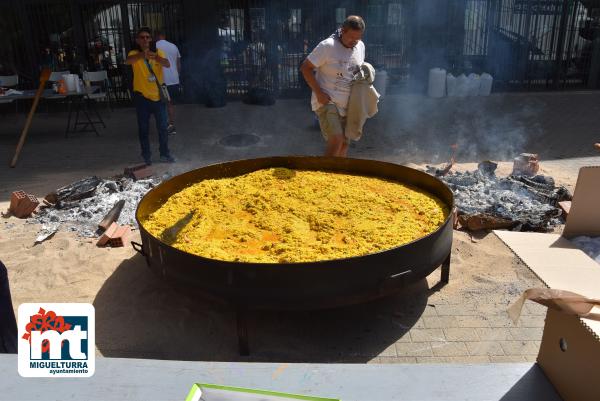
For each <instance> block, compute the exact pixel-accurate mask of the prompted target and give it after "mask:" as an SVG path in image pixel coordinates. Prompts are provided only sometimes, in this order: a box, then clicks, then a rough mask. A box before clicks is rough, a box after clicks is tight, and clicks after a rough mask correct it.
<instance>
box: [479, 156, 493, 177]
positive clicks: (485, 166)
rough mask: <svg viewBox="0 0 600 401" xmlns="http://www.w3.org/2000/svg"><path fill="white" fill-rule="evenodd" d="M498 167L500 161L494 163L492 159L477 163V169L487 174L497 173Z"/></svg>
mask: <svg viewBox="0 0 600 401" xmlns="http://www.w3.org/2000/svg"><path fill="white" fill-rule="evenodd" d="M497 168H498V163H494V162H492V161H489V160H486V161H482V162H481V163H479V164H478V165H477V170H478V171H479V172H481V173H482V174H485V175H494V176H495V175H496V169H497Z"/></svg>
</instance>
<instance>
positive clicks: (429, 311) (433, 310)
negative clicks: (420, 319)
mask: <svg viewBox="0 0 600 401" xmlns="http://www.w3.org/2000/svg"><path fill="white" fill-rule="evenodd" d="M437 315H438V311H437V307H435V306H432V305H427V306H426V307H425V309H423V313H421V316H437Z"/></svg>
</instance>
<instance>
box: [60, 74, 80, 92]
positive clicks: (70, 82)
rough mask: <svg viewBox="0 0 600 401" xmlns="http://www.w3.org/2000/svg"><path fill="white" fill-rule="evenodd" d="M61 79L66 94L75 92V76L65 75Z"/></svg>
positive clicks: (76, 77)
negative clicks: (65, 88) (65, 87)
mask: <svg viewBox="0 0 600 401" xmlns="http://www.w3.org/2000/svg"><path fill="white" fill-rule="evenodd" d="M62 77H63V80H64V81H65V85H66V86H67V92H77V82H78V81H79V77H78V76H77V74H65V75H63V76H62Z"/></svg>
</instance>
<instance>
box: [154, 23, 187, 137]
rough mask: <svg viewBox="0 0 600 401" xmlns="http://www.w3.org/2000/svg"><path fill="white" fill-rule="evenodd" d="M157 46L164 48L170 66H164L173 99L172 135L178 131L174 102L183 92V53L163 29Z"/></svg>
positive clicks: (168, 110)
mask: <svg viewBox="0 0 600 401" xmlns="http://www.w3.org/2000/svg"><path fill="white" fill-rule="evenodd" d="M156 48H157V49H160V50H162V51H163V52H164V53H165V54H166V55H167V59H168V60H169V63H171V66H170V67H168V68H167V67H163V77H164V80H165V84H167V89H168V90H169V97H170V98H171V101H170V102H169V104H168V105H167V112H168V113H169V126H168V127H167V132H168V133H169V134H170V135H173V134H175V133H176V130H175V109H174V108H173V102H174V101H177V99H178V98H179V95H180V94H181V86H180V84H179V73H180V72H181V54H180V53H179V49H178V48H177V46H176V45H175V44H173V43H171V42H169V41H167V40H166V39H165V33H164V32H163V31H157V32H156Z"/></svg>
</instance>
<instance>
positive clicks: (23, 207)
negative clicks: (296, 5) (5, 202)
mask: <svg viewBox="0 0 600 401" xmlns="http://www.w3.org/2000/svg"><path fill="white" fill-rule="evenodd" d="M39 204H40V201H39V200H38V199H37V198H36V197H35V196H33V195H31V194H27V193H25V192H24V191H15V192H13V193H12V194H11V196H10V207H9V210H10V212H11V213H12V214H13V215H14V216H15V217H18V218H24V217H27V216H29V215H30V214H31V213H33V211H34V210H35V209H36V208H37V207H38V205H39Z"/></svg>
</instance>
